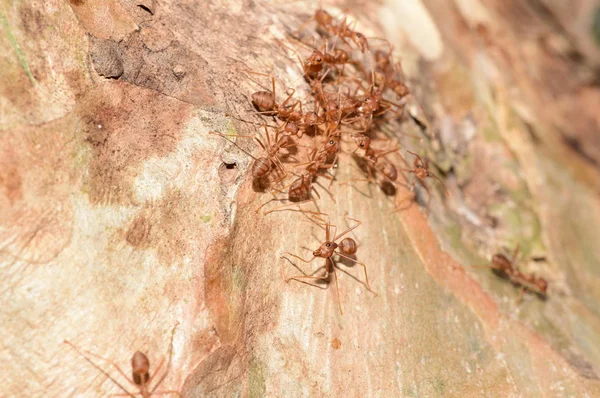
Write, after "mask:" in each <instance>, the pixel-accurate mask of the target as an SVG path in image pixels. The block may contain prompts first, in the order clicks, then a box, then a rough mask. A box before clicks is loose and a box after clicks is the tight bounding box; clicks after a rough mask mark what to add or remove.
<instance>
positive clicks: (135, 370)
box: [64, 322, 181, 398]
mask: <svg viewBox="0 0 600 398" xmlns="http://www.w3.org/2000/svg"><path fill="white" fill-rule="evenodd" d="M177 325H179V322H178V323H177V324H176V325H175V327H173V330H172V332H171V344H170V346H169V360H168V361H167V369H166V371H165V374H163V375H162V377H161V378H160V379H159V380H158V381H157V382H156V384H155V385H154V387H152V388H150V384H151V383H152V380H153V379H154V377H155V376H156V375H157V374H158V372H159V371H160V368H161V367H162V366H163V364H164V362H165V360H164V358H163V359H162V360H161V361H160V363H159V364H158V367H157V368H156V370H155V372H154V374H153V375H150V361H149V360H148V357H147V356H146V354H144V353H142V352H140V351H136V352H135V354H133V356H132V357H131V376H132V378H131V379H130V378H129V377H128V376H127V375H126V374H125V372H123V371H122V370H121V368H120V367H119V365H117V364H116V363H114V362H113V361H111V360H108V359H105V358H102V357H101V356H99V355H96V354H93V353H91V352H89V351H85V352H86V353H87V354H88V355H89V356H93V357H96V358H98V359H101V360H103V361H105V362H108V363H109V364H111V365H112V366H113V367H114V368H115V369H116V370H117V371H118V372H119V373H120V374H121V375H122V376H123V377H124V378H125V379H126V380H127V381H128V382H129V383H131V384H132V385H134V386H136V387H137V388H139V392H138V393H131V392H129V391H128V390H127V389H126V388H125V387H123V385H122V384H121V383H119V382H118V381H117V380H115V379H114V378H113V377H112V376H111V375H110V374H109V373H108V372H107V371H105V370H104V369H102V368H101V367H100V366H99V365H97V364H96V363H95V362H93V361H92V360H91V359H90V358H89V356H88V355H85V354H84V352H83V351H82V350H80V349H79V348H77V346H75V344H73V343H71V342H70V341H68V340H65V341H64V343H65V344H68V345H69V346H71V348H73V349H74V350H75V351H77V353H78V354H79V355H81V356H82V357H83V359H85V360H86V361H87V362H88V363H90V364H91V365H92V366H93V367H94V368H96V369H97V370H98V371H100V372H101V373H102V374H103V375H105V376H106V377H108V378H109V379H110V380H111V381H112V382H113V383H114V384H115V385H116V386H118V387H119V388H120V389H121V390H122V391H123V392H124V394H111V395H112V396H119V395H120V396H129V397H134V396H135V395H138V394H139V395H141V396H142V397H144V398H149V397H151V396H152V395H166V394H176V395H177V396H179V397H181V394H180V393H179V391H171V390H170V391H156V389H157V388H158V387H159V386H160V385H161V383H162V382H163V381H164V379H165V378H166V377H167V374H168V372H169V370H170V368H171V357H172V355H173V338H174V337H175V329H176V328H177Z"/></svg>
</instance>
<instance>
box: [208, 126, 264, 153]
mask: <svg viewBox="0 0 600 398" xmlns="http://www.w3.org/2000/svg"><path fill="white" fill-rule="evenodd" d="M209 134H214V135H218V136H220V137H222V138H224V139H226V140H227V141H229V142H230V143H232V144H233V145H235V146H236V147H237V148H238V149H239V150H240V151H242V152H244V153H245V154H246V155H248V156H250V157H251V158H252V159H254V160H257V159H256V158H255V157H254V155H252V154H251V153H250V152H248V151H246V150H245V149H243V148H242V147H241V146H239V145H238V144H237V143H236V142H235V141H232V140H230V139H229V138H227V136H226V135H224V134H222V133H217V132H214V131H210V132H209ZM238 137H247V138H255V139H256V137H251V136H238ZM259 142H260V141H259ZM261 145H262V144H261Z"/></svg>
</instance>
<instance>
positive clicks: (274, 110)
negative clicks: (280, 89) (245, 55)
mask: <svg viewBox="0 0 600 398" xmlns="http://www.w3.org/2000/svg"><path fill="white" fill-rule="evenodd" d="M246 72H248V73H253V74H256V75H261V76H269V75H267V74H265V73H259V72H253V71H246ZM271 85H272V87H271V90H272V91H256V92H254V93H252V96H251V98H252V104H253V105H254V106H255V107H256V108H257V109H258V111H259V113H261V114H263V115H268V116H276V117H278V118H279V119H281V120H288V119H289V118H290V117H293V116H294V114H295V112H294V109H295V108H296V106H297V105H298V104H299V103H300V101H296V102H295V103H294V104H293V105H287V104H288V102H289V101H290V100H292V97H293V95H294V93H295V92H296V90H295V89H292V90H291V91H292V92H291V93H290V94H289V95H288V96H287V97H286V98H285V99H284V100H283V102H282V103H281V104H278V103H277V95H276V92H275V77H273V76H271ZM296 117H297V116H296Z"/></svg>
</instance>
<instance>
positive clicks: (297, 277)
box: [285, 272, 329, 283]
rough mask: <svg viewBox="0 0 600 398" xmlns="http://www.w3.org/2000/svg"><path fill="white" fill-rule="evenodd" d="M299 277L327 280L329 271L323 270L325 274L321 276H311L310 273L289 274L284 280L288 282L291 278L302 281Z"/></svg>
mask: <svg viewBox="0 0 600 398" xmlns="http://www.w3.org/2000/svg"><path fill="white" fill-rule="evenodd" d="M301 279H311V280H324V281H326V280H328V279H329V272H325V274H324V275H323V276H312V275H296V276H290V277H289V278H287V279H286V280H285V282H286V283H289V282H290V281H291V280H297V281H299V282H302V281H301Z"/></svg>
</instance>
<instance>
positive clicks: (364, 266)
mask: <svg viewBox="0 0 600 398" xmlns="http://www.w3.org/2000/svg"><path fill="white" fill-rule="evenodd" d="M336 253H337V255H338V256H340V257H342V258H345V259H346V260H348V261H352V262H353V263H356V264H358V265H360V266H362V267H363V269H364V271H365V281H366V282H367V289H368V290H369V291H370V292H371V293H373V294H374V295H375V296H377V293H376V292H375V291H373V289H371V284H370V283H369V274H368V273H367V266H366V265H365V264H364V263H361V262H360V261H356V260H355V259H353V258H351V257H348V256H346V255H344V254H342V253H340V252H339V251H336Z"/></svg>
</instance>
